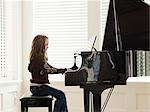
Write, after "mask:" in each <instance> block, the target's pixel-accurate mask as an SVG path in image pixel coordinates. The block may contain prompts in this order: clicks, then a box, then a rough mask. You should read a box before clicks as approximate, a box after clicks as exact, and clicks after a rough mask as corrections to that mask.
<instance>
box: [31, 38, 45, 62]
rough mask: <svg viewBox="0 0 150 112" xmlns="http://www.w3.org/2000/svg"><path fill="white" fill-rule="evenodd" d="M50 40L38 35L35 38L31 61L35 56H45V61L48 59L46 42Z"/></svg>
mask: <svg viewBox="0 0 150 112" xmlns="http://www.w3.org/2000/svg"><path fill="white" fill-rule="evenodd" d="M46 39H48V37H47V36H45V35H37V36H35V37H34V39H33V41H32V48H31V52H30V56H29V59H30V61H31V60H32V59H33V58H34V56H37V55H42V56H44V59H46V58H47V57H46V56H45V54H46V50H45V41H46Z"/></svg>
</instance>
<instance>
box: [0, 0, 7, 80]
mask: <svg viewBox="0 0 150 112" xmlns="http://www.w3.org/2000/svg"><path fill="white" fill-rule="evenodd" d="M4 6H5V2H4V0H0V78H1V79H2V78H5V77H7V75H6V68H7V59H6V58H7V48H6V47H7V38H6V24H5V23H6V21H5V20H6V18H5V7H4Z"/></svg>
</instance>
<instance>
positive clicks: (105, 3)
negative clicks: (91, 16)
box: [100, 0, 110, 45]
mask: <svg viewBox="0 0 150 112" xmlns="http://www.w3.org/2000/svg"><path fill="white" fill-rule="evenodd" d="M109 2H110V0H100V32H101V33H100V34H101V35H100V37H101V39H102V40H103V39H104V33H105V27H106V21H107V15H108V8H109ZM101 42H103V41H101ZM101 45H102V43H101Z"/></svg>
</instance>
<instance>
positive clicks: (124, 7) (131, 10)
mask: <svg viewBox="0 0 150 112" xmlns="http://www.w3.org/2000/svg"><path fill="white" fill-rule="evenodd" d="M115 5H116V13H117V16H118V23H119V28H120V34H121V40H122V49H123V50H150V20H149V19H150V6H149V5H148V4H146V3H144V2H143V0H115ZM102 49H103V50H117V47H116V38H115V22H114V11H113V0H110V4H109V10H108V16H107V22H106V28H105V35H104V41H103V47H102Z"/></svg>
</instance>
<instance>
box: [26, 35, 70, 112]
mask: <svg viewBox="0 0 150 112" xmlns="http://www.w3.org/2000/svg"><path fill="white" fill-rule="evenodd" d="M47 49H48V37H47V36H44V35H37V36H36V37H35V38H34V39H33V41H32V49H31V52H30V63H29V66H28V70H29V72H31V75H32V78H31V79H30V82H31V85H30V91H31V93H32V95H36V96H45V95H52V96H54V97H55V98H56V101H55V104H54V112H68V109H67V102H66V97H65V94H64V92H62V91H61V90H58V89H55V88H53V87H51V86H48V84H50V82H49V80H48V74H56V73H62V74H63V73H64V72H65V71H66V69H58V68H54V67H52V66H51V65H49V64H48V62H47V61H48V57H47V53H46V51H47Z"/></svg>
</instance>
